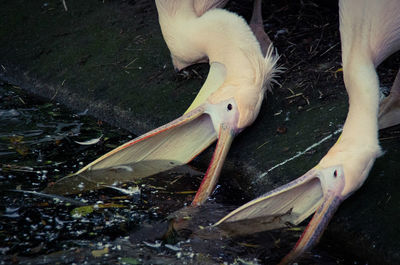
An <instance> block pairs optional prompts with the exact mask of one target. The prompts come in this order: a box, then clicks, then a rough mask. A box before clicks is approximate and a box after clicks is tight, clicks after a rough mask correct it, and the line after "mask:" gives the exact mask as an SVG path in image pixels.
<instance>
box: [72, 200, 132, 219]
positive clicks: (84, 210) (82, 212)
mask: <svg viewBox="0 0 400 265" xmlns="http://www.w3.org/2000/svg"><path fill="white" fill-rule="evenodd" d="M105 208H126V206H124V205H122V204H115V203H105V204H94V205H88V206H81V207H77V208H75V209H73V210H72V211H71V215H72V216H74V217H83V216H86V215H88V214H91V213H92V212H94V211H95V210H96V209H105Z"/></svg>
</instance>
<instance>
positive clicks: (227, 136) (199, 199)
mask: <svg viewBox="0 0 400 265" xmlns="http://www.w3.org/2000/svg"><path fill="white" fill-rule="evenodd" d="M234 137H235V129H233V128H231V126H228V125H226V124H221V125H220V129H219V135H218V142H217V146H216V148H215V151H214V154H213V157H212V159H211V162H210V164H209V166H208V169H207V172H206V175H205V176H204V178H203V181H202V182H201V184H200V188H199V189H198V191H197V193H196V196H195V198H194V200H193V202H192V205H193V206H198V205H201V204H203V202H204V201H205V200H206V199H207V198H208V197H209V196H210V194H211V193H212V192H213V190H214V188H215V185H216V183H217V181H218V178H219V174H220V172H221V169H222V166H223V164H224V161H225V158H226V155H227V154H228V151H229V148H230V147H231V144H232V141H233V138H234Z"/></svg>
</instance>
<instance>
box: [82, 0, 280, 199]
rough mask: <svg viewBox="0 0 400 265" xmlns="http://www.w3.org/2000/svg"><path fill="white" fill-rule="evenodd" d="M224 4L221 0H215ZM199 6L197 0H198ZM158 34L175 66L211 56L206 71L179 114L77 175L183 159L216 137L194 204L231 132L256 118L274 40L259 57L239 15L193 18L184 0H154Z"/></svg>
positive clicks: (144, 170)
mask: <svg viewBox="0 0 400 265" xmlns="http://www.w3.org/2000/svg"><path fill="white" fill-rule="evenodd" d="M220 2H223V1H220ZM198 4H199V3H198ZM156 5H157V10H158V15H159V22H160V25H161V30H162V33H163V36H164V39H165V41H166V43H167V45H168V48H169V49H170V52H171V54H172V58H173V61H174V65H175V66H176V67H177V68H181V67H185V66H187V65H190V64H193V62H198V61H202V60H205V59H208V60H209V63H210V72H209V74H208V77H207V80H206V82H205V83H204V85H203V87H202V88H201V90H200V91H199V93H198V95H197V97H196V98H195V100H194V101H193V103H192V105H191V106H190V107H189V109H188V110H187V111H186V112H185V114H184V115H183V116H181V117H179V118H178V119H176V120H174V121H172V122H170V123H168V124H165V125H163V126H161V127H159V128H157V129H154V130H153V131H150V132H148V133H146V134H144V135H142V136H139V137H138V138H136V139H134V140H132V141H130V142H128V143H125V144H124V145H122V146H120V147H118V148H116V149H114V150H112V151H110V152H109V153H107V154H105V155H103V156H102V157H100V158H98V159H97V160H95V161H93V162H92V163H90V164H89V165H87V166H86V167H84V168H82V169H81V170H79V171H78V172H77V173H76V174H81V173H84V172H86V173H88V172H95V171H101V170H109V169H111V170H117V169H118V170H120V169H121V168H129V169H130V172H132V174H136V177H144V176H149V175H152V174H155V173H158V172H161V171H164V170H167V169H170V168H173V167H175V166H178V165H182V164H186V163H188V162H189V161H191V160H192V159H193V158H194V157H195V156H197V155H198V154H199V153H200V152H202V151H203V150H204V149H205V148H207V147H208V146H209V145H210V144H211V143H213V142H214V141H215V140H216V139H218V142H217V146H216V149H215V151H214V155H213V158H212V160H211V163H210V165H209V167H208V170H207V173H206V175H205V177H204V179H203V181H202V183H201V186H200V188H199V190H198V192H197V194H196V196H195V199H194V201H193V203H192V205H200V204H202V203H203V202H204V201H205V200H206V199H207V197H208V196H209V195H210V193H211V192H212V191H213V189H214V187H215V184H216V182H217V180H218V176H219V174H220V171H221V168H222V165H223V162H224V160H225V157H226V155H227V152H228V150H229V147H230V145H231V142H232V140H233V138H234V136H235V135H236V134H238V133H239V132H241V131H242V130H243V129H244V128H245V127H247V126H249V125H250V124H251V123H252V122H253V121H254V120H255V118H256V117H257V115H258V112H259V110H260V106H261V103H262V101H263V98H264V94H265V90H266V89H268V88H269V86H270V82H271V81H272V80H273V77H274V76H275V74H276V61H277V56H275V55H274V53H273V47H272V45H270V46H269V49H268V52H267V54H266V56H265V57H264V56H263V54H262V51H261V48H260V44H259V43H258V41H257V39H256V37H255V36H254V34H253V32H252V31H251V29H250V27H249V26H248V25H247V23H246V22H245V20H244V19H243V18H241V17H239V16H238V15H236V14H233V13H231V12H228V11H226V10H222V9H218V8H211V9H210V10H208V9H209V7H206V8H205V10H208V11H206V12H204V13H201V14H200V15H199V13H198V11H197V13H196V10H195V8H194V3H193V1H189V0H156Z"/></svg>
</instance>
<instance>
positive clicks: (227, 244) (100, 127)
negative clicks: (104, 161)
mask: <svg viewBox="0 0 400 265" xmlns="http://www.w3.org/2000/svg"><path fill="white" fill-rule="evenodd" d="M0 121H1V124H2V126H1V128H0V157H1V164H0V166H1V167H0V191H1V193H0V196H1V200H0V260H2V263H4V264H6V263H10V262H14V263H19V264H49V263H55V262H57V263H62V264H63V263H78V264H83V263H86V264H92V263H93V264H94V263H96V264H97V263H104V264H111V263H116V264H183V263H188V264H221V263H229V264H265V263H272V264H274V263H276V262H278V261H279V260H280V258H282V257H283V255H285V254H286V253H287V252H288V251H289V250H290V248H291V247H292V246H293V244H294V243H295V242H296V241H297V239H298V238H299V236H300V234H301V232H302V230H303V229H304V227H298V228H297V227H295V228H287V229H282V230H279V231H272V232H263V233H258V234H256V235H250V236H241V237H239V236H236V237H234V236H232V235H231V234H227V233H225V232H224V231H220V230H218V229H216V228H210V227H209V225H211V224H213V223H214V222H216V221H217V220H218V219H219V218H221V217H223V216H224V215H225V214H227V213H228V212H229V211H230V210H232V209H234V208H235V207H237V206H239V205H240V204H242V203H243V202H245V201H247V200H248V199H250V198H247V197H246V196H244V195H243V194H245V191H243V190H240V189H239V188H237V187H236V186H235V185H234V184H232V183H229V182H227V181H226V180H225V181H222V182H220V183H219V185H218V187H217V190H216V192H214V194H213V196H212V198H211V199H210V200H209V202H207V203H206V205H205V206H204V207H200V208H196V209H193V208H190V207H186V206H188V205H190V202H191V201H192V199H193V197H194V194H195V191H196V190H197V188H198V185H199V184H200V181H201V179H202V176H203V174H202V173H201V172H199V171H198V170H200V171H201V170H203V171H204V168H203V169H197V170H196V169H193V168H189V167H182V168H178V169H175V170H172V171H169V172H166V173H162V174H159V175H157V176H152V177H148V178H145V179H139V180H132V181H129V182H127V183H123V184H121V185H118V186H116V187H108V188H102V189H90V190H88V191H78V192H77V193H75V194H72V195H68V196H65V195H62V194H50V193H49V194H45V193H43V192H42V191H43V190H44V189H46V188H47V189H49V187H52V186H53V185H54V183H55V182H57V181H58V180H60V179H61V178H63V177H64V176H67V175H69V174H71V173H73V172H76V171H77V170H78V169H79V168H81V167H82V166H84V165H85V164H87V163H89V162H90V161H92V160H94V159H95V158H97V157H98V156H100V155H101V154H104V153H105V152H107V151H109V150H111V149H113V148H115V147H116V146H118V145H120V144H122V143H124V142H126V141H128V140H130V139H132V138H133V137H134V136H132V135H131V134H130V133H129V132H127V131H124V130H122V129H119V128H113V127H110V126H108V125H107V124H104V123H102V122H101V121H98V120H96V119H94V118H92V117H88V116H86V115H85V113H84V112H83V113H79V114H77V113H71V112H70V111H68V110H66V109H65V108H63V107H62V106H60V105H59V104H57V103H55V102H52V101H43V100H40V99H37V98H35V97H34V96H32V95H29V94H26V93H24V91H22V90H21V89H20V88H18V87H15V86H12V85H10V84H4V83H1V85H0ZM225 174H230V173H226V172H225ZM231 178H234V177H231ZM225 179H229V178H225ZM73 185H75V184H71V183H66V184H65V190H67V191H70V190H72V189H73ZM77 185H78V186H79V184H77ZM59 193H62V192H59ZM353 261H354V259H353V258H352V257H347V256H346V257H344V255H343V253H341V252H340V250H337V249H334V248H332V247H330V243H329V242H323V243H322V244H320V245H319V247H318V248H316V249H315V250H313V252H311V253H308V254H306V255H305V257H304V258H303V259H302V260H301V262H300V264H315V263H324V264H338V263H339V264H344V263H352V262H353Z"/></svg>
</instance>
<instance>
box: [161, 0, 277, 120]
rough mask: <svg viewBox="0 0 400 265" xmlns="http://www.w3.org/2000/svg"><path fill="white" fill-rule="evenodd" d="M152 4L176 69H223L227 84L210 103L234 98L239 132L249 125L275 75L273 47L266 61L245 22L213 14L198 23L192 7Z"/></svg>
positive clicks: (173, 0)
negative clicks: (207, 66) (202, 64)
mask: <svg viewBox="0 0 400 265" xmlns="http://www.w3.org/2000/svg"><path fill="white" fill-rule="evenodd" d="M156 4H157V10H158V14H159V21H160V25H161V30H162V33H163V36H164V39H165V42H166V43H167V46H168V48H169V50H170V52H171V57H172V59H173V62H174V65H175V66H177V67H178V68H179V69H182V68H184V67H186V66H188V65H191V64H193V62H200V61H204V60H207V59H208V60H209V62H210V64H211V63H213V62H218V63H221V64H223V65H225V67H226V77H225V82H224V83H223V85H222V86H221V87H219V88H218V89H217V90H216V91H215V92H214V93H213V94H212V95H210V97H209V98H208V101H209V103H211V104H215V103H217V102H219V101H224V100H226V99H228V98H231V97H234V98H237V99H238V100H237V101H236V102H237V104H238V108H239V110H240V117H239V123H238V124H239V127H240V128H244V127H246V126H248V125H249V124H251V123H252V122H253V121H254V119H255V118H256V116H257V114H258V112H259V108H260V106H261V102H262V99H263V96H264V92H265V89H266V88H268V87H269V82H271V80H273V77H274V74H275V69H276V67H275V64H276V60H277V59H276V57H274V56H273V53H272V51H273V50H272V46H271V48H270V50H269V52H268V53H267V56H266V57H265V58H264V57H263V55H262V52H261V49H260V44H259V43H258V41H257V39H256V37H255V36H254V34H253V32H252V31H251V29H250V28H249V26H248V25H247V23H246V21H245V20H244V19H243V18H241V17H239V16H238V15H236V14H233V13H231V12H228V11H225V10H222V9H218V8H215V9H212V10H209V11H207V12H206V13H204V14H203V15H201V16H200V17H199V16H197V14H196V12H195V9H194V6H193V2H192V1H179V0H167V1H165V0H164V1H163V0H158V1H156ZM265 80H266V81H267V83H264V81H265Z"/></svg>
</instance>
